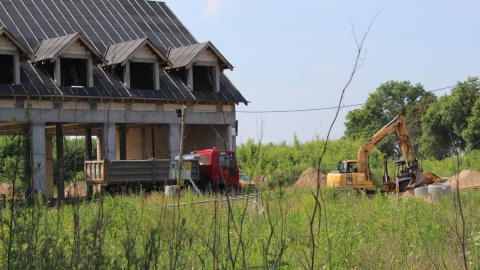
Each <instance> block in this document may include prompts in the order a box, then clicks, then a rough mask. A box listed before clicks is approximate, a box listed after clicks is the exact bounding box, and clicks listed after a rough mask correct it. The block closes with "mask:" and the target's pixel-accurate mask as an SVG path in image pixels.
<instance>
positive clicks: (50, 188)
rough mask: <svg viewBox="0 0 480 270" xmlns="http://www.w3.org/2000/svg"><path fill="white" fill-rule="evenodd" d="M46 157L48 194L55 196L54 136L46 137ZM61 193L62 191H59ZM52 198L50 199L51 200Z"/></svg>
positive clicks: (47, 135)
mask: <svg viewBox="0 0 480 270" xmlns="http://www.w3.org/2000/svg"><path fill="white" fill-rule="evenodd" d="M45 156H46V161H45V162H46V174H47V178H46V179H47V193H48V194H53V147H52V135H49V134H46V137H45ZM58 192H60V190H59V191H58ZM51 198H52V197H48V199H51Z"/></svg>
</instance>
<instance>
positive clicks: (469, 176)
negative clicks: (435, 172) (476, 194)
mask: <svg viewBox="0 0 480 270" xmlns="http://www.w3.org/2000/svg"><path fill="white" fill-rule="evenodd" d="M457 179H458V187H459V188H460V189H466V188H474V187H476V188H480V172H476V171H471V170H464V171H461V172H460V173H459V174H457V175H454V176H452V177H450V178H448V180H447V181H446V182H445V183H448V184H451V185H452V189H455V188H457Z"/></svg>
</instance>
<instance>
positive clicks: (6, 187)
mask: <svg viewBox="0 0 480 270" xmlns="http://www.w3.org/2000/svg"><path fill="white" fill-rule="evenodd" d="M1 195H5V196H6V197H7V198H8V199H11V198H13V186H12V185H10V184H7V183H2V182H0V196H1Z"/></svg>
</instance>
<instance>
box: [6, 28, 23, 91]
mask: <svg viewBox="0 0 480 270" xmlns="http://www.w3.org/2000/svg"><path fill="white" fill-rule="evenodd" d="M29 54H30V53H29V51H28V50H27V49H26V48H25V47H23V46H22V45H21V44H20V42H18V40H17V39H15V37H14V36H12V34H10V32H9V31H8V30H7V29H6V28H5V27H3V26H2V27H0V84H20V60H25V59H28V57H29Z"/></svg>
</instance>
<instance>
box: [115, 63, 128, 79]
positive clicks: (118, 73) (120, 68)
mask: <svg viewBox="0 0 480 270" xmlns="http://www.w3.org/2000/svg"><path fill="white" fill-rule="evenodd" d="M123 70H124V67H123V66H120V65H118V66H116V67H114V68H113V73H114V74H115V75H116V76H117V78H118V79H119V80H120V81H122V82H125V80H124V79H123Z"/></svg>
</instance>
